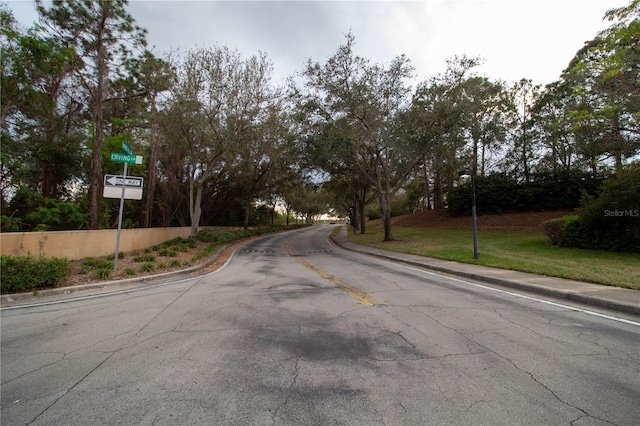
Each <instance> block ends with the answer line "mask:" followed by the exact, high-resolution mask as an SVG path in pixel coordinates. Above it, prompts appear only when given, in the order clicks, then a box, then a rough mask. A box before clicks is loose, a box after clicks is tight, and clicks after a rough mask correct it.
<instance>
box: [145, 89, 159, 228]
mask: <svg viewBox="0 0 640 426" xmlns="http://www.w3.org/2000/svg"><path fill="white" fill-rule="evenodd" d="M149 131H150V135H149V167H148V168H147V191H146V199H145V205H144V218H143V223H142V227H143V228H149V227H151V212H152V211H153V193H154V192H155V190H156V162H157V161H158V150H159V147H158V145H159V144H158V134H157V132H156V100H155V96H153V97H152V98H151V125H150V126H149Z"/></svg>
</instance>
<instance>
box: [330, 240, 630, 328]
mask: <svg viewBox="0 0 640 426" xmlns="http://www.w3.org/2000/svg"><path fill="white" fill-rule="evenodd" d="M330 238H331V240H332V241H333V242H334V243H335V244H336V245H337V246H339V247H341V248H343V249H345V250H349V251H353V252H356V253H360V254H364V255H368V256H373V257H377V258H380V259H385V260H389V261H392V262H397V263H403V264H406V265H411V266H415V267H419V268H423V269H427V270H431V271H434V272H441V273H445V274H447V275H452V276H455V277H459V278H466V279H471V280H475V281H479V282H483V283H487V284H491V285H495V286H500V287H506V288H512V289H516V290H519V291H523V292H527V293H531V294H538V295H543V296H546V297H551V298H554V299H557V300H560V301H562V300H565V301H571V302H575V303H580V304H584V305H588V306H593V307H598V308H603V309H608V310H613V311H617V312H621V313H625V314H630V315H634V316H640V292H638V291H636V290H630V289H622V288H616V287H608V286H604V285H599V284H588V283H581V282H577V281H571V280H565V279H561V278H553V277H544V279H547V280H554V281H557V282H558V283H560V284H562V283H566V284H567V286H566V287H565V288H558V287H550V286H545V285H537V284H532V283H525V282H521V281H515V280H510V279H504V278H497V277H492V276H487V275H485V274H483V273H481V272H467V271H464V270H461V269H457V268H453V267H451V268H447V267H442V266H437V265H433V264H429V263H428V261H427V260H428V259H429V258H425V261H424V262H420V261H416V260H412V259H407V258H402V256H400V255H395V256H394V254H393V252H388V253H387V252H385V253H384V254H383V253H379V252H377V251H378V250H379V249H375V250H376V251H373V250H371V249H368V248H367V246H359V245H357V244H355V243H351V242H347V243H346V244H345V243H344V242H343V241H340V240H341V238H336V237H335V236H331V237H330ZM379 251H383V250H379ZM446 262H448V263H451V264H453V265H455V264H456V263H458V262H454V261H446ZM460 265H464V266H465V267H468V265H466V264H460ZM480 268H482V269H479V271H482V270H485V268H486V269H494V270H496V271H500V272H502V271H504V270H500V269H498V268H490V267H486V266H482V267H480ZM518 274H519V275H520V274H522V275H528V276H530V277H531V278H532V279H535V278H536V277H537V276H536V275H535V274H529V273H525V272H520V273H518ZM574 286H578V288H579V289H578V290H574V289H572V288H571V287H574ZM584 286H589V287H592V289H589V290H584V289H580V288H581V287H584ZM560 287H563V286H562V285H560ZM605 291H607V292H619V293H620V294H621V295H622V294H623V293H624V294H625V295H632V296H636V297H635V299H636V302H635V303H634V302H627V301H624V300H619V299H620V298H615V299H614V298H608V297H602V296H599V295H597V294H596V293H602V292H605Z"/></svg>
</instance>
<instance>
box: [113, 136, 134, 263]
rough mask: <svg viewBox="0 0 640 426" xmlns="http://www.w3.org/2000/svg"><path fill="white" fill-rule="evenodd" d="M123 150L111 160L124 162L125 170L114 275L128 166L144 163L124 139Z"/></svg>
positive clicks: (115, 258) (116, 259)
mask: <svg viewBox="0 0 640 426" xmlns="http://www.w3.org/2000/svg"><path fill="white" fill-rule="evenodd" d="M122 150H123V151H124V152H125V153H126V154H122V153H119V152H112V153H111V161H113V162H116V163H124V172H123V173H122V190H121V193H120V210H119V211H118V234H117V237H116V255H115V257H114V259H113V274H114V275H115V274H116V273H117V272H118V251H119V250H120V232H121V231H122V211H123V210H124V194H125V187H126V183H127V166H128V165H129V163H131V164H142V156H140V155H133V153H132V152H131V148H130V147H129V145H127V143H126V142H124V141H122ZM105 181H106V179H105ZM116 182H117V179H116ZM140 186H142V181H140Z"/></svg>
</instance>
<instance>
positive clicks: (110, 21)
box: [36, 0, 146, 229]
mask: <svg viewBox="0 0 640 426" xmlns="http://www.w3.org/2000/svg"><path fill="white" fill-rule="evenodd" d="M36 4H37V10H38V12H39V14H40V15H41V17H42V19H43V22H44V24H45V25H46V26H47V28H48V30H49V31H50V32H51V34H52V35H54V36H55V37H57V38H58V39H59V40H60V42H61V43H62V44H63V45H65V46H68V47H71V48H73V49H74V51H75V58H74V60H73V61H72V66H73V69H74V71H75V73H76V75H77V77H78V81H79V82H80V84H81V85H82V86H83V88H84V89H85V90H86V92H87V95H88V103H89V104H90V105H91V123H92V127H93V137H92V143H91V151H92V156H91V170H90V176H89V217H90V223H89V228H90V229H97V228H98V226H99V198H98V197H99V194H100V192H101V185H102V154H103V153H102V146H103V141H104V136H105V130H106V127H107V123H105V119H104V111H105V108H106V104H107V103H108V102H109V100H110V99H109V93H108V87H109V80H110V78H111V77H112V76H113V75H114V74H115V73H117V72H118V70H119V69H120V68H121V66H122V68H124V67H123V64H124V61H125V60H126V59H127V58H128V57H129V56H130V55H131V52H132V50H131V49H139V48H141V47H143V46H144V45H145V44H146V41H145V38H144V30H142V29H141V28H139V27H137V26H136V25H135V23H134V20H133V18H132V17H131V15H129V13H128V12H127V10H126V6H127V4H128V1H127V0H83V1H77V0H54V1H53V2H52V4H51V7H50V8H48V9H47V8H46V7H45V5H44V2H43V1H42V0H36Z"/></svg>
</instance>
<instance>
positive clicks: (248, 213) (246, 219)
mask: <svg viewBox="0 0 640 426" xmlns="http://www.w3.org/2000/svg"><path fill="white" fill-rule="evenodd" d="M250 217H251V201H249V202H247V203H246V204H245V206H244V220H243V225H244V229H245V231H246V230H247V229H249V219H250Z"/></svg>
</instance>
